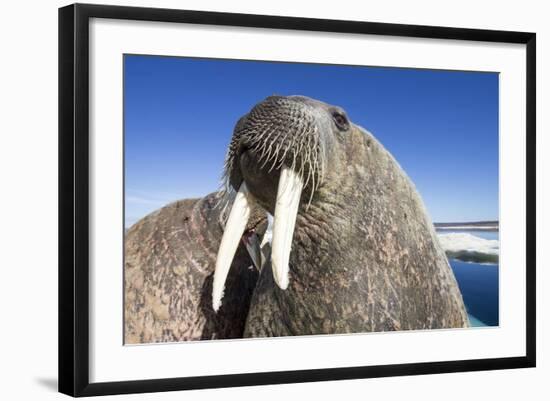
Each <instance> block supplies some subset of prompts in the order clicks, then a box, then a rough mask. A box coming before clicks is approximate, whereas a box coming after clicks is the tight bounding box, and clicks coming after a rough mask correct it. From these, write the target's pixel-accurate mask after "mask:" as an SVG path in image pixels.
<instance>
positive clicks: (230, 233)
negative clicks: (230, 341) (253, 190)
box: [212, 182, 252, 312]
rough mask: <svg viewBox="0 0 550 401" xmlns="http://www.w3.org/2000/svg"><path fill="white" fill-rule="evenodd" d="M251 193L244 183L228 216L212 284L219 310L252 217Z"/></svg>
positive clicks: (213, 295)
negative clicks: (243, 236)
mask: <svg viewBox="0 0 550 401" xmlns="http://www.w3.org/2000/svg"><path fill="white" fill-rule="evenodd" d="M250 196H251V195H250V193H249V192H248V188H247V186H246V183H244V182H243V183H242V184H241V187H240V188H239V192H237V196H235V201H234V202H233V206H232V207H231V212H230V213H229V217H228V218H227V223H226V224H225V229H224V232H223V237H222V241H221V244H220V248H219V250H218V256H217V258H216V269H215V270H214V283H213V284H212V307H213V308H214V310H215V311H216V312H217V311H218V309H219V308H220V306H221V302H222V298H223V291H224V288H225V280H226V279H227V274H228V273H229V268H230V267H231V263H233V257H234V256H235V252H237V248H238V246H239V242H240V240H241V236H242V235H243V233H244V230H245V228H246V224H247V223H248V219H249V218H250V211H251V203H252V200H251V199H250Z"/></svg>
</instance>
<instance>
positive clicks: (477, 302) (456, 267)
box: [445, 230, 499, 327]
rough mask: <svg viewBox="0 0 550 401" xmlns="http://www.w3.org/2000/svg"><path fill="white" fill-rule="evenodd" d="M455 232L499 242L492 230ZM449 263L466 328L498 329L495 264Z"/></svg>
mask: <svg viewBox="0 0 550 401" xmlns="http://www.w3.org/2000/svg"><path fill="white" fill-rule="evenodd" d="M445 232H449V231H445ZM455 232H463V233H468V234H471V235H475V236H477V237H480V238H484V239H489V240H498V239H499V238H498V232H495V231H478V230H471V231H466V230H461V231H455ZM449 264H450V265H451V268H452V269H453V272H454V274H455V277H456V280H457V281H458V286H459V287H460V291H461V292H462V297H463V299H464V303H465V304H466V309H467V311H468V316H469V318H470V325H471V326H472V327H480V326H498V325H499V309H498V308H499V300H498V297H499V291H498V283H499V279H498V275H499V265H498V264H480V263H470V262H462V261H459V260H455V259H450V260H449Z"/></svg>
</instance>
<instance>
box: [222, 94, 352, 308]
mask: <svg viewBox="0 0 550 401" xmlns="http://www.w3.org/2000/svg"><path fill="white" fill-rule="evenodd" d="M353 129H355V126H353V124H351V123H350V121H349V119H348V117H347V115H346V113H345V111H344V110H343V109H341V108H340V107H337V106H331V105H328V104H325V103H323V102H320V101H317V100H314V99H310V98H307V97H304V96H287V97H283V96H271V97H268V98H267V99H265V100H264V101H262V102H260V103H259V104H257V105H256V106H255V107H254V108H252V110H251V111H250V112H249V113H248V114H246V115H245V116H243V117H242V118H241V119H240V120H239V121H238V123H237V124H236V127H235V129H234V133H233V137H232V140H231V143H230V145H229V150H228V153H227V157H226V163H225V174H224V177H225V182H226V187H227V190H228V191H230V192H231V191H236V192H237V194H236V196H235V198H234V199H235V200H234V202H233V206H232V209H231V212H230V215H229V218H228V221H227V224H226V228H225V232H224V236H223V239H222V243H221V246H220V251H219V253H218V258H217V266H216V273H215V279H214V288H213V306H214V309H216V310H217V309H218V308H219V306H220V303H221V298H222V297H223V286H224V281H225V278H226V276H227V272H228V269H229V266H230V264H231V260H232V258H233V253H234V252H235V249H236V246H237V245H238V241H239V239H240V238H241V236H242V234H243V230H244V229H245V226H246V223H247V220H248V218H249V216H250V211H251V209H252V205H260V206H261V207H262V208H264V209H265V210H266V211H267V212H269V213H270V214H271V215H273V216H274V218H273V239H272V251H271V265H272V270H273V276H274V279H275V282H276V284H277V285H278V286H279V287H280V288H281V289H283V290H284V289H286V288H287V286H288V282H289V279H288V276H289V257H290V251H291V247H292V239H293V234H294V228H295V222H296V218H297V215H298V211H299V209H300V208H303V209H304V210H308V209H309V208H310V206H311V207H315V205H318V204H319V203H322V202H323V200H324V198H326V197H327V196H328V197H330V194H331V193H332V192H333V190H335V189H336V188H330V187H326V186H325V178H326V175H327V165H332V164H334V163H335V162H336V161H338V160H341V159H342V158H343V154H344V150H343V149H342V147H343V145H344V142H345V141H346V135H349V132H350V131H351V130H353ZM321 223H322V222H321Z"/></svg>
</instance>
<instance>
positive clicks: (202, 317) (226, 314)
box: [124, 192, 267, 344]
mask: <svg viewBox="0 0 550 401" xmlns="http://www.w3.org/2000/svg"><path fill="white" fill-rule="evenodd" d="M224 196H226V195H225V194H224V193H221V192H215V193H212V194H209V195H206V196H205V197H203V198H200V199H184V200H180V201H176V202H173V203H171V204H169V205H167V206H165V207H163V208H161V209H160V210H157V211H156V212H153V213H151V214H150V215H148V216H146V217H144V218H143V219H141V220H140V221H138V222H137V223H136V224H134V225H133V226H132V227H130V229H129V230H128V232H127V233H126V237H125V263H124V284H125V292H124V342H125V344H137V343H153V342H167V341H188V340H205V339H209V340H210V339H227V338H242V336H243V332H244V326H245V322H246V316H247V313H248V307H249V304H250V299H251V296H252V291H253V290H254V288H255V285H256V281H257V279H258V269H257V267H258V266H259V263H260V262H259V260H260V259H261V257H260V255H258V254H256V253H254V252H253V251H254V250H255V249H256V248H258V245H254V244H255V242H254V241H259V238H256V237H260V238H261V236H262V235H263V232H265V227H266V226H267V222H266V216H265V212H263V211H261V210H259V209H257V208H256V209H254V210H251V213H250V215H249V218H248V219H247V222H246V226H245V227H244V228H243V231H244V235H243V236H242V237H241V238H238V239H237V241H236V243H235V244H234V249H233V252H235V257H234V258H233V261H232V263H231V272H230V274H229V275H228V279H227V282H226V291H225V299H227V302H226V305H224V307H223V308H221V309H220V310H218V311H217V313H216V312H215V311H214V310H213V308H212V306H211V295H210V294H211V292H212V279H213V274H214V270H215V264H216V254H217V252H218V248H219V246H220V241H221V238H222V234H223V227H224V225H225V224H226V220H227V218H228V216H227V213H226V210H224V208H223V207H221V206H220V205H222V206H223V205H224V204H227V201H225V200H224V198H223V197H224ZM235 202H238V199H236V200H235V201H232V204H234V203H235ZM249 249H250V250H251V251H252V253H250V252H251V251H249Z"/></svg>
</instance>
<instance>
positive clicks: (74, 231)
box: [59, 4, 536, 396]
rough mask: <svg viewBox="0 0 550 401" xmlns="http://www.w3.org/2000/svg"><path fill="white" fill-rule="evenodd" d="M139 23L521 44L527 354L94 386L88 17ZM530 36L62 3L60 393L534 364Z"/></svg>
mask: <svg viewBox="0 0 550 401" xmlns="http://www.w3.org/2000/svg"><path fill="white" fill-rule="evenodd" d="M94 17H96V18H108V19H120V20H141V21H161V22H179V23H191V24H206V25H219V26H240V27H252V28H276V29H285V30H303V31H324V32H339V33H354V34H370V35H386V36H401V37H415V38H439V39H451V40H468V41H485V42H500V43H519V44H524V45H526V60H525V62H526V68H527V70H526V71H527V73H526V79H527V81H526V88H527V90H526V94H525V96H526V105H527V108H526V113H527V114H526V121H527V125H526V133H527V135H526V138H525V141H526V150H527V158H526V160H527V166H526V168H527V177H526V178H527V181H526V185H527V191H526V204H527V215H526V222H525V223H526V233H527V238H526V240H527V243H526V247H527V248H526V251H527V258H526V275H527V276H526V308H527V310H526V316H527V324H526V327H525V331H526V340H527V341H526V354H525V355H524V356H521V357H510V358H495V359H475V360H456V361H444V362H428V363H408V364H399V365H382V366H354V367H346V368H332V369H314V370H298V371H284V372H263V373H250V374H230V375H219V376H202V377H198V376H197V377H181V378H166V379H155V380H135V381H122V382H102V383H90V381H89V338H88V329H89V312H88V311H89V290H88V284H89V270H88V269H89V266H88V260H89V259H88V256H89V234H88V229H89V223H88V218H89V194H90V189H89V181H88V169H89V164H88V163H89V145H88V138H89V133H88V124H89V117H88V111H89V104H88V95H89V76H88V61H89V54H88V52H89V22H90V19H91V18H94ZM535 48H536V35H535V33H527V32H509V31H494V30H479V29H463V28H447V27H436V26H417V25H401V24H387V23H372V22H357V21H337V20H323V19H310V18H295V17H278V16H266V15H245V14H232V13H219V12H203V11H185V10H171V9H155V8H138V7H121V6H106V5H87V4H74V5H69V6H67V7H63V8H60V9H59V391H60V392H62V393H65V394H68V395H71V396H95V395H106V394H123V393H141V392H154V391H172V390H188V389H203V388H218V387H236V386H252V385H264V384H280V383H293V382H315V381H324V380H344V379H359V378H371V377H383V376H400V375H421V374H433V373H449V372H464V371H480V370H493V369H513V368H527V367H534V366H535V363H536V358H535V354H536V352H535V350H536V337H535V327H536V326H535V325H536V320H535V307H536V306H535V299H536V294H535V279H536V278H535V275H536V272H535V267H536V260H535V257H536V256H535V244H536V241H535V239H536V238H535V235H536V216H535V213H536V212H535V210H536V208H535V206H536V204H535V202H536V201H535V193H536V192H535V191H536V189H535V165H536V161H535V155H536V152H535V146H536V139H535V120H536V114H535V113H536V111H535V110H536V106H535V101H536V69H535V68H536V67H535V65H536V50H535Z"/></svg>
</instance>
